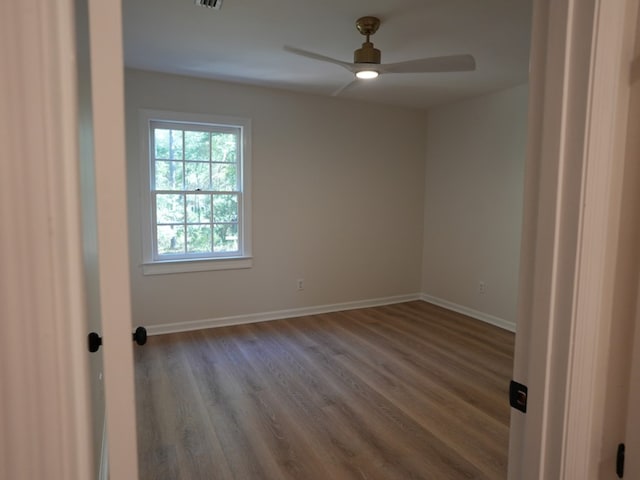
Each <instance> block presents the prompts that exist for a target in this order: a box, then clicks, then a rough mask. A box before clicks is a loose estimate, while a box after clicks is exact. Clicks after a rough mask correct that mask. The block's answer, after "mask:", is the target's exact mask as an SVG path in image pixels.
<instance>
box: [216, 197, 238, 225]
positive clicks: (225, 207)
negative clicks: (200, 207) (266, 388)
mask: <svg viewBox="0 0 640 480" xmlns="http://www.w3.org/2000/svg"><path fill="white" fill-rule="evenodd" d="M213 212H214V219H215V221H216V222H218V223H222V222H237V221H238V196H237V195H215V196H214V197H213Z"/></svg>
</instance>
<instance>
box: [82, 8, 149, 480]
mask: <svg viewBox="0 0 640 480" xmlns="http://www.w3.org/2000/svg"><path fill="white" fill-rule="evenodd" d="M89 32H90V52H91V90H92V109H93V139H94V152H95V153H94V157H95V185H96V212H97V227H98V229H97V238H98V247H99V248H98V263H99V271H100V275H99V278H100V310H101V317H102V337H103V343H104V345H103V356H104V379H105V391H106V395H105V400H106V418H107V422H106V423H107V437H108V439H109V442H108V459H109V475H110V478H112V479H114V480H119V479H135V478H137V477H138V464H137V442H136V419H135V401H134V377H133V352H132V348H133V342H132V337H131V332H132V329H133V328H132V324H131V300H130V289H129V247H128V229H127V192H126V161H125V145H124V144H125V133H124V132H125V127H124V79H123V74H124V72H123V65H124V63H123V59H122V14H121V4H120V2H115V1H113V2H105V1H103V0H89Z"/></svg>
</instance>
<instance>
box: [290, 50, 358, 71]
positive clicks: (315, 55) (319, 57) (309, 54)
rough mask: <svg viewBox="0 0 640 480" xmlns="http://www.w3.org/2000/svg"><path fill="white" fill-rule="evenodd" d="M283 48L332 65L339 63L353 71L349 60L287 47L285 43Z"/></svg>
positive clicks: (352, 65)
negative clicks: (345, 60) (344, 60)
mask: <svg viewBox="0 0 640 480" xmlns="http://www.w3.org/2000/svg"><path fill="white" fill-rule="evenodd" d="M284 50H285V51H287V52H289V53H293V54H295V55H300V56H302V57H307V58H311V59H313V60H320V61H321V62H328V63H333V64H334V65H339V66H341V67H342V68H346V69H347V70H349V71H350V72H353V71H354V68H355V66H354V64H353V63H349V62H343V61H342V60H336V59H335V58H331V57H325V56H324V55H320V54H319V53H314V52H309V51H307V50H301V49H299V48H295V47H289V46H287V45H285V46H284Z"/></svg>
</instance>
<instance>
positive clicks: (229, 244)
mask: <svg viewBox="0 0 640 480" xmlns="http://www.w3.org/2000/svg"><path fill="white" fill-rule="evenodd" d="M213 239H214V250H215V251H216V252H237V251H238V225H237V224H223V225H215V226H214V235H213Z"/></svg>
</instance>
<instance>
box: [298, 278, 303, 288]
mask: <svg viewBox="0 0 640 480" xmlns="http://www.w3.org/2000/svg"><path fill="white" fill-rule="evenodd" d="M296 286H297V287H298V290H304V278H299V279H298V280H296Z"/></svg>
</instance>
